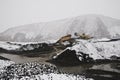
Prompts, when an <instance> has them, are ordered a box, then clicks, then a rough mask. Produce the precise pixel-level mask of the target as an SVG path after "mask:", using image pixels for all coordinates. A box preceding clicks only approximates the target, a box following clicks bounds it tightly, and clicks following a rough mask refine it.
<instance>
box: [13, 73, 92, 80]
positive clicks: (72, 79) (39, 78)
mask: <svg viewBox="0 0 120 80" xmlns="http://www.w3.org/2000/svg"><path fill="white" fill-rule="evenodd" d="M26 79H27V80H61V79H62V80H93V79H92V78H85V77H84V76H80V75H72V74H54V73H50V74H43V75H34V76H31V77H23V78H21V79H20V80H26ZM14 80H16V79H14Z"/></svg>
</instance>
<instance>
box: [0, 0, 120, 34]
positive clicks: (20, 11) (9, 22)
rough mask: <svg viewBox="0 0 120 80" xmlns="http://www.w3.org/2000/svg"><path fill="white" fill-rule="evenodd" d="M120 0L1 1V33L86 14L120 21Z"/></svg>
mask: <svg viewBox="0 0 120 80" xmlns="http://www.w3.org/2000/svg"><path fill="white" fill-rule="evenodd" d="M119 4H120V0H0V32H3V31H4V30H6V29H8V28H11V27H15V26H19V25H24V24H31V23H38V22H47V21H52V20H58V19H64V18H68V17H73V16H80V15H84V14H101V15H105V16H110V17H113V18H117V19H120V5H119Z"/></svg>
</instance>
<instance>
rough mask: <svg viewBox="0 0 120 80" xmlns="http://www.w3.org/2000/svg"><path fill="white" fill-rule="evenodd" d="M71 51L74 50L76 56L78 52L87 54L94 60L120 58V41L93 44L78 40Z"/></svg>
mask: <svg viewBox="0 0 120 80" xmlns="http://www.w3.org/2000/svg"><path fill="white" fill-rule="evenodd" d="M99 41H100V40H99ZM101 41H102V39H101ZM103 41H104V39H103ZM71 50H75V51H76V52H77V55H79V52H83V53H85V54H89V56H90V57H91V58H93V59H94V60H96V59H111V57H112V56H116V57H120V41H111V42H95V43H94V42H90V41H88V40H78V43H77V44H76V45H74V46H73V47H71Z"/></svg>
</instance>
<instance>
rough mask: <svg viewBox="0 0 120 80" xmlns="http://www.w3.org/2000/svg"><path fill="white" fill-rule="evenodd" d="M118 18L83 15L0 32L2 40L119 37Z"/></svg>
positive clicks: (119, 26)
mask: <svg viewBox="0 0 120 80" xmlns="http://www.w3.org/2000/svg"><path fill="white" fill-rule="evenodd" d="M119 30H120V20H117V19H113V18H110V17H106V16H102V15H83V16H78V17H74V18H69V19H63V20H57V21H51V22H44V23H35V24H28V25H22V26H18V27H14V28H10V29H8V30H6V31H5V32H3V33H1V34H0V40H4V41H43V40H53V39H59V38H60V37H62V36H64V35H67V34H74V33H75V32H77V33H80V34H82V33H86V34H88V35H91V36H92V37H95V38H103V37H107V38H119V37H120V31H119Z"/></svg>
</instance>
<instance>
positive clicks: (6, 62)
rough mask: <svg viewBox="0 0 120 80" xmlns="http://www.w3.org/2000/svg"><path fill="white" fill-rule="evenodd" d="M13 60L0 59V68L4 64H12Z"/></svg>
mask: <svg viewBox="0 0 120 80" xmlns="http://www.w3.org/2000/svg"><path fill="white" fill-rule="evenodd" d="M14 63H15V62H13V61H8V60H0V69H1V68H3V67H5V66H9V65H11V64H14Z"/></svg>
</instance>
